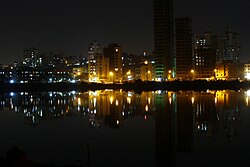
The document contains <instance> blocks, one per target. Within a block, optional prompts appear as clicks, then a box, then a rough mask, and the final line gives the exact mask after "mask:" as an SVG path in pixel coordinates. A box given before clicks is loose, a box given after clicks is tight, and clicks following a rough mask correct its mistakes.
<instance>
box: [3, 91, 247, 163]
mask: <svg viewBox="0 0 250 167" xmlns="http://www.w3.org/2000/svg"><path fill="white" fill-rule="evenodd" d="M249 128H250V93H249V92H246V91H238V92H235V91H229V90H225V91H206V92H193V91H179V92H168V91H150V92H142V93H141V94H137V93H135V92H133V91H130V92H125V91H122V90H120V91H113V90H102V91H89V92H75V91H72V92H34V93H30V92H18V93H15V92H11V93H2V94H0V134H1V140H0V157H2V158H4V157H5V156H6V152H7V151H8V150H10V149H11V148H12V147H13V146H18V147H19V148H20V149H22V150H24V151H25V153H26V154H27V156H28V159H29V160H31V161H33V162H39V163H44V164H46V165H54V166H63V165H75V166H77V165H78V166H95V167H99V166H124V167H125V166H150V167H152V166H159V167H160V166H161V167H162V166H190V167H191V166H192V167H193V166H206V167H209V166H222V165H223V166H236V165H237V166H243V165H246V164H250V158H249V156H250V144H249V141H250V133H249Z"/></svg>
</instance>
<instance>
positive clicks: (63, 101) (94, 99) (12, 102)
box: [0, 90, 249, 132]
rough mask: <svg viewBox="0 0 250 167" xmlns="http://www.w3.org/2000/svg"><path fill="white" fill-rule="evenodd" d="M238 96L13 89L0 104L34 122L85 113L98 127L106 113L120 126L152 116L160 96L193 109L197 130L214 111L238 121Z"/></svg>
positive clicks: (203, 127)
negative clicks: (35, 91) (125, 122)
mask: <svg viewBox="0 0 250 167" xmlns="http://www.w3.org/2000/svg"><path fill="white" fill-rule="evenodd" d="M239 93H242V92H239ZM238 96H239V95H238V92H232V91H216V92H212V91H209V92H203V93H198V92H178V93H175V92H166V91H155V92H152V91H151V92H142V93H141V94H136V93H133V92H131V91H130V92H121V91H120V90H119V91H117V92H116V91H111V90H108V91H95V92H93V91H90V92H83V93H79V92H74V93H67V92H66V93H62V92H48V93H45V92H43V93H41V94H39V93H35V94H32V93H24V92H21V93H15V96H13V97H12V96H10V95H9V94H7V95H5V96H3V97H2V99H1V103H0V104H1V108H9V109H10V110H13V111H15V112H19V113H21V112H22V113H24V115H25V116H26V117H31V120H32V121H31V122H32V123H36V124H38V123H40V122H41V121H39V120H44V121H45V120H49V119H51V118H50V117H53V119H56V118H62V117H65V116H86V117H89V118H91V119H90V120H91V121H92V122H93V123H92V126H94V125H96V126H97V125H98V127H101V126H102V124H103V122H104V120H105V118H107V117H110V118H112V119H113V120H114V121H113V123H114V124H113V125H112V126H122V124H123V122H124V119H128V118H129V117H131V116H141V117H142V118H143V119H144V120H146V119H148V118H149V117H150V116H152V117H155V114H156V112H157V110H156V109H157V107H156V102H157V99H159V98H160V99H162V100H164V103H165V104H169V105H170V106H171V105H173V104H175V103H176V102H177V103H183V104H182V105H184V106H186V107H185V110H186V112H188V111H191V112H192V113H194V115H193V117H194V122H195V124H196V126H195V127H196V128H197V131H198V132H199V131H207V130H208V129H210V126H211V125H210V124H208V122H211V121H210V120H211V119H212V118H213V117H212V115H213V112H215V113H214V115H215V117H214V118H215V119H216V121H221V120H233V121H234V122H235V121H237V120H238V119H239V116H238V115H237V114H235V112H234V111H237V113H238V111H239V113H240V110H239V108H238V101H237V97H238ZM156 97H157V98H156ZM183 99H186V100H183ZM190 99H191V100H190ZM182 100H183V101H182ZM248 101H249V97H248V93H247V92H246V93H245V98H244V104H246V106H248ZM55 102H56V103H55ZM173 106H174V105H173ZM177 112H178V111H177ZM210 114H212V115H211V116H210ZM117 123H118V124H117ZM110 126H111V125H110Z"/></svg>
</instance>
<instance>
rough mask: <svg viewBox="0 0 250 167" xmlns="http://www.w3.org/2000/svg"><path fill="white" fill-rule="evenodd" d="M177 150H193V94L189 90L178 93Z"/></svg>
mask: <svg viewBox="0 0 250 167" xmlns="http://www.w3.org/2000/svg"><path fill="white" fill-rule="evenodd" d="M176 125H177V128H176V130H177V151H178V152H192V151H193V136H194V132H193V126H194V122H193V106H192V94H190V93H189V92H180V93H178V94H177V114H176Z"/></svg>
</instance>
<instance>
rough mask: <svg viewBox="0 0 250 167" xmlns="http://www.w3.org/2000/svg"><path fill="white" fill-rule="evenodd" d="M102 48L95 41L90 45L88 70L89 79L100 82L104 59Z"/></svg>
mask: <svg viewBox="0 0 250 167" xmlns="http://www.w3.org/2000/svg"><path fill="white" fill-rule="evenodd" d="M102 55H103V54H102V48H101V46H100V44H99V43H97V42H96V41H94V42H93V43H91V44H90V45H89V47H88V62H89V63H88V72H89V81H90V82H98V81H99V78H100V62H101V59H102Z"/></svg>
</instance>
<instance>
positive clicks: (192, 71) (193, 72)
mask: <svg viewBox="0 0 250 167" xmlns="http://www.w3.org/2000/svg"><path fill="white" fill-rule="evenodd" d="M191 73H192V75H193V80H194V75H195V71H194V70H193V69H192V70H191Z"/></svg>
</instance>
